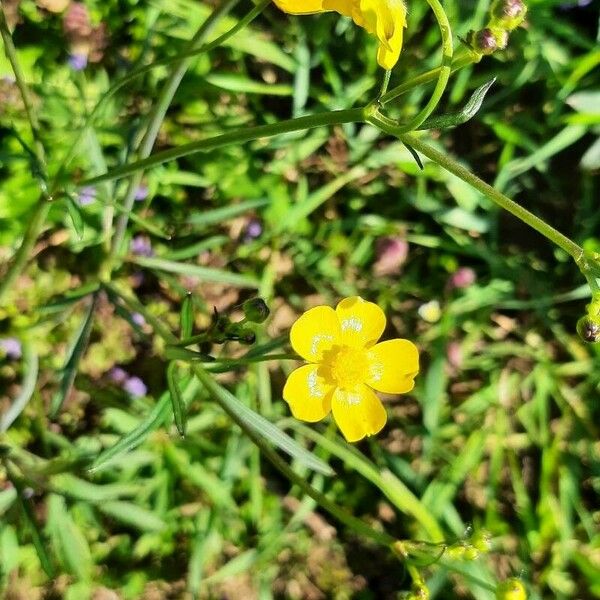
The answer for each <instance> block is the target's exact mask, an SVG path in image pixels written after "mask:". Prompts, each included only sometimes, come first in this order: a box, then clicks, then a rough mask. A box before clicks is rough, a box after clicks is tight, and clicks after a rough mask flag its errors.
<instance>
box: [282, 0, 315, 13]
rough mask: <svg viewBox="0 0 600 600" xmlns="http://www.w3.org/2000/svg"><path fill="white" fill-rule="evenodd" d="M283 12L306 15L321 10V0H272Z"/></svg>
mask: <svg viewBox="0 0 600 600" xmlns="http://www.w3.org/2000/svg"><path fill="white" fill-rule="evenodd" d="M273 1H274V2H275V4H276V5H277V7H278V8H279V9H281V10H282V11H283V12H286V13H289V14H292V15H308V14H310V13H316V12H323V11H324V10H326V9H324V8H323V0H273Z"/></svg>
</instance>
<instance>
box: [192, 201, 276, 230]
mask: <svg viewBox="0 0 600 600" xmlns="http://www.w3.org/2000/svg"><path fill="white" fill-rule="evenodd" d="M269 202H270V201H269V199H268V198H259V199H257V200H246V201H244V202H239V203H238V204H231V205H228V206H223V207H221V208H215V209H213V210H205V211H202V212H200V213H194V214H192V215H190V216H189V217H188V219H187V222H188V223H189V224H190V225H197V226H201V227H208V226H209V225H214V224H215V223H222V222H223V221H226V220H227V219H233V218H234V217H237V216H238V215H242V214H244V213H247V212H249V211H251V210H256V209H258V208H262V207H263V206H267V205H268V204H269Z"/></svg>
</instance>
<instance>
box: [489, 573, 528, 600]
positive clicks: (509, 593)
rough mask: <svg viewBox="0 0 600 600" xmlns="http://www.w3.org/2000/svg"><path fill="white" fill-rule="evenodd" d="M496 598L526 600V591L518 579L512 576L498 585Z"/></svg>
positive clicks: (499, 599) (501, 599) (498, 599)
mask: <svg viewBox="0 0 600 600" xmlns="http://www.w3.org/2000/svg"><path fill="white" fill-rule="evenodd" d="M496 600H527V591H526V590H525V586H524V585H523V584H522V583H521V581H520V580H519V579H517V578H516V577H512V578H511V579H508V580H506V581H504V582H502V583H501V584H500V585H498V587H497V588H496Z"/></svg>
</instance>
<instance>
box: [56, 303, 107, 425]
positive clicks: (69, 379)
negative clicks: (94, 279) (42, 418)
mask: <svg viewBox="0 0 600 600" xmlns="http://www.w3.org/2000/svg"><path fill="white" fill-rule="evenodd" d="M97 298H98V296H94V298H93V299H92V301H91V302H90V305H89V307H88V310H87V312H86V314H85V315H84V317H83V320H82V321H81V326H80V328H79V331H77V333H76V334H75V337H74V338H73V342H72V344H71V348H70V349H69V352H68V353H67V358H66V360H65V365H64V367H63V368H62V380H61V383H60V388H59V390H58V392H56V394H54V396H53V398H52V402H51V404H50V417H52V418H53V417H55V416H56V415H57V414H58V412H59V411H60V409H61V407H62V405H63V403H64V401H65V400H66V398H67V396H68V395H69V392H70V391H71V388H72V387H73V382H74V381H75V375H76V374H77V368H78V367H79V361H80V359H81V357H82V355H83V353H84V352H85V349H86V347H87V342H88V339H89V337H90V332H91V330H92V323H93V321H94V310H95V308H96V303H97Z"/></svg>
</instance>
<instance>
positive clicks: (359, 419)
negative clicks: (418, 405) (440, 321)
mask: <svg viewBox="0 0 600 600" xmlns="http://www.w3.org/2000/svg"><path fill="white" fill-rule="evenodd" d="M385 324H386V319H385V314H384V313H383V311H382V310H381V308H379V306H377V305H376V304H373V303H372V302H366V301H365V300H363V299H362V298H360V297H359V296H354V297H351V298H345V299H344V300H342V301H341V302H340V303H339V304H338V305H337V307H336V308H335V310H334V309H333V308H331V307H330V306H317V307H315V308H311V309H310V310H308V311H307V312H305V313H304V314H303V315H302V316H301V317H300V318H299V319H298V320H297V321H296V322H295V323H294V324H293V325H292V329H291V331H290V341H291V343H292V347H293V348H294V350H295V351H296V352H297V353H298V354H299V355H300V356H301V357H302V358H304V359H305V360H307V361H308V362H309V363H311V364H308V365H304V366H303V367H300V368H298V369H296V370H295V371H293V372H292V373H291V374H290V376H289V377H288V379H287V381H286V384H285V387H284V388H283V398H284V400H285V401H286V402H287V403H288V404H289V405H290V408H291V410H292V414H293V415H294V417H296V418H297V419H300V420H301V421H308V422H311V423H314V422H316V421H320V420H321V419H324V418H325V417H326V416H327V415H328V414H329V412H330V411H331V412H332V413H333V418H334V419H335V422H336V423H337V426H338V427H339V428H340V430H341V431H342V433H343V434H344V437H345V438H346V440H348V441H349V442H357V441H358V440H361V439H362V438H364V437H365V436H367V435H373V434H375V433H378V432H379V431H381V429H382V428H383V426H384V425H385V423H386V421H387V413H386V412H385V409H384V407H383V405H382V404H381V401H380V400H379V398H378V397H377V395H376V394H375V392H374V391H373V390H377V391H379V392H385V393H387V394H403V393H406V392H410V390H412V389H413V387H414V381H413V380H414V378H415V376H416V375H417V373H418V372H419V352H418V350H417V348H416V346H415V345H414V344H413V343H412V342H410V341H408V340H401V339H393V340H388V341H386V342H381V343H379V344H377V343H376V342H377V340H378V339H379V337H380V336H381V334H382V333H383V330H384V329H385Z"/></svg>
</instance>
